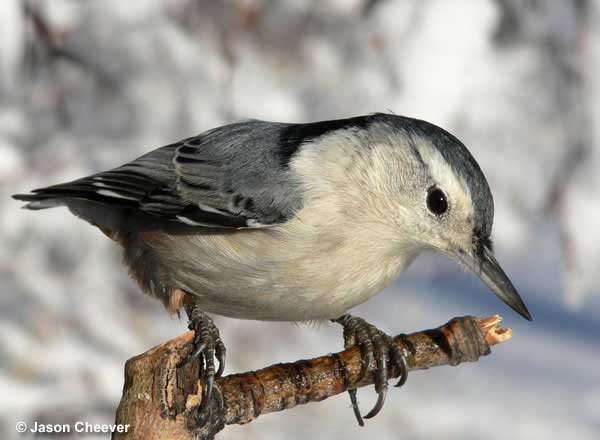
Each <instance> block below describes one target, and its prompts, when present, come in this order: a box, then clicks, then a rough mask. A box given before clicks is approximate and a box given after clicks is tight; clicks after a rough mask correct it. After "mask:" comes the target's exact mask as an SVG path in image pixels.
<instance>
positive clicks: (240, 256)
mask: <svg viewBox="0 0 600 440" xmlns="http://www.w3.org/2000/svg"><path fill="white" fill-rule="evenodd" d="M13 197H14V198H15V199H17V200H20V201H25V202H27V204H26V205H24V206H23V207H24V208H26V209H30V210H41V209H46V208H52V207H56V206H66V207H67V208H68V209H69V210H70V211H71V212H72V213H73V214H75V215H76V216H78V217H80V218H82V219H83V220H85V221H87V222H89V223H90V224H92V225H94V226H96V227H97V228H99V229H100V230H101V231H102V232H103V233H104V234H105V235H106V236H108V237H109V238H110V239H112V240H114V241H115V242H116V243H118V244H119V245H120V246H121V247H122V248H123V261H124V264H125V266H126V267H127V269H128V271H129V273H130V275H131V277H132V278H133V279H134V280H135V281H137V283H138V284H139V286H140V288H141V290H143V291H144V292H145V293H147V294H149V295H151V296H153V297H155V298H157V299H159V300H160V301H162V303H163V304H164V306H165V307H166V309H167V310H168V311H169V312H171V313H180V311H181V310H185V312H186V314H187V316H188V319H189V321H188V327H189V328H190V329H191V330H194V332H195V333H194V341H193V349H192V350H191V351H190V354H189V356H188V360H189V359H196V358H198V359H199V360H200V363H201V373H200V375H201V379H202V381H203V384H204V387H203V394H204V396H203V399H202V407H203V409H204V410H206V411H210V409H206V406H205V402H209V401H210V399H211V398H212V397H213V396H212V393H213V389H214V387H215V386H216V385H214V381H215V379H216V378H218V377H219V376H221V375H222V374H223V370H224V366H225V358H226V348H225V345H224V343H223V341H222V340H221V337H220V335H219V330H218V328H217V327H216V325H215V324H214V322H213V320H212V318H211V315H213V314H216V315H221V316H225V317H229V318H236V319H246V320H263V321H291V322H306V321H310V322H315V321H317V322H318V321H332V322H336V323H339V324H341V325H342V328H343V338H344V345H345V347H346V348H349V347H354V346H358V347H359V348H360V351H361V356H362V361H363V372H362V374H363V375H364V374H365V372H366V369H367V367H368V366H369V365H371V363H372V362H374V363H375V366H376V374H375V376H374V377H375V381H374V382H375V390H376V392H377V395H378V397H377V401H376V403H375V405H374V407H373V408H372V410H371V411H369V413H368V414H366V415H365V416H364V418H371V417H374V416H375V415H376V414H377V413H378V412H379V411H380V410H381V409H382V407H383V405H384V402H385V398H386V395H387V390H388V371H387V366H388V365H390V364H393V365H395V366H396V367H397V368H398V370H399V371H400V380H399V382H398V384H397V385H402V384H403V383H404V382H405V381H406V377H407V372H408V366H407V359H408V356H409V353H407V352H406V351H404V350H403V349H398V348H397V347H395V345H394V344H392V338H391V337H390V336H389V335H387V334H386V333H384V332H383V331H381V330H379V329H378V328H377V327H376V326H374V325H372V324H370V323H368V322H367V321H365V320H364V319H362V318H360V317H357V316H354V315H351V314H349V313H348V312H349V311H350V309H352V308H353V307H355V306H357V305H359V304H361V303H364V302H365V301H367V300H369V299H370V298H372V297H373V296H375V295H376V294H378V293H379V292H381V291H382V290H383V289H384V288H385V287H387V286H388V285H390V284H391V283H392V282H393V281H394V280H395V279H396V278H397V277H398V276H399V275H400V274H401V273H402V272H403V271H404V270H405V269H406V268H407V267H408V266H409V265H410V264H411V263H412V262H413V261H414V260H415V258H416V257H417V256H418V255H420V254H421V253H422V252H424V251H431V250H433V251H437V252H440V253H442V254H444V255H446V256H448V257H450V258H451V259H453V260H455V261H457V262H459V263H460V264H461V265H463V266H465V267H466V268H467V269H468V270H470V271H472V272H473V273H474V274H475V275H477V276H478V277H479V278H480V279H481V280H482V281H483V282H484V283H485V284H486V285H487V286H488V288H489V289H490V290H491V291H492V292H493V293H494V294H496V295H497V296H498V297H499V298H500V299H501V300H502V301H504V302H505V303H506V304H507V305H508V306H509V307H511V308H512V309H513V310H514V311H516V312H517V313H518V314H520V315H521V316H522V317H524V318H525V319H527V320H531V319H532V317H531V314H530V313H529V311H528V309H527V307H526V305H525V304H524V302H523V300H522V299H521V297H520V295H519V293H518V292H517V290H516V289H515V287H514V285H513V283H512V282H511V281H510V279H509V278H508V276H507V275H506V273H505V272H504V271H503V269H502V267H501V266H500V264H499V263H498V261H497V260H496V258H495V256H494V250H493V246H492V239H491V233H492V224H493V219H494V202H493V197H492V193H491V190H490V187H489V185H488V182H487V180H486V178H485V176H484V174H483V172H482V170H481V168H480V167H479V165H478V163H477V162H476V161H475V159H474V158H473V156H472V155H471V154H470V152H469V151H468V149H467V148H466V147H465V146H464V144H463V143H462V142H461V141H460V140H458V139H457V138H456V137H455V136H453V135H452V134H450V133H449V132H448V131H446V130H444V129H443V128H441V127H439V126H437V125H434V124H432V123H429V122H426V121H423V120H420V119H415V118H410V117H406V116H399V115H396V114H393V113H373V114H368V115H364V116H355V117H350V118H345V119H334V120H327V121H318V122H309V123H283V122H269V121H263V120H256V119H250V120H243V121H241V122H236V123H232V124H228V125H224V126H220V127H217V128H214V129H211V130H208V131H206V132H203V133H201V134H199V135H197V136H194V137H189V138H186V139H184V140H182V141H179V142H175V143H172V144H169V145H166V146H163V147H161V148H158V149H155V150H153V151H150V152H149V153H147V154H145V155H143V156H141V157H139V158H137V159H135V160H133V161H131V162H129V163H126V164H124V165H122V166H119V167H117V168H114V169H110V170H108V171H103V172H98V173H96V174H92V175H90V176H87V177H83V178H80V179H77V180H74V181H72V182H68V183H61V184H57V185H52V186H48V187H45V188H40V189H35V190H33V191H31V192H30V193H28V194H16V195H14V196H13ZM217 363H218V369H217ZM348 392H349V394H350V399H351V403H352V408H353V409H354V413H355V416H356V418H357V420H358V423H359V424H360V425H361V426H362V425H363V423H364V421H363V416H362V415H361V413H360V410H359V408H358V404H357V401H356V390H355V389H349V390H348ZM206 405H207V406H209V405H210V404H209V403H207V404H206Z"/></svg>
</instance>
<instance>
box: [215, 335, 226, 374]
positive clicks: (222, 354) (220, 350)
mask: <svg viewBox="0 0 600 440" xmlns="http://www.w3.org/2000/svg"><path fill="white" fill-rule="evenodd" d="M216 353H217V360H218V361H219V369H218V370H217V373H216V375H215V376H216V377H221V376H222V375H223V371H225V359H226V358H227V350H225V345H223V343H217V347H216Z"/></svg>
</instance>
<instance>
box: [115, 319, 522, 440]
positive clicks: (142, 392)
mask: <svg viewBox="0 0 600 440" xmlns="http://www.w3.org/2000/svg"><path fill="white" fill-rule="evenodd" d="M501 319H502V318H501V317H500V316H498V315H495V316H492V317H490V318H485V319H483V318H474V317H470V316H467V317H462V318H454V319H452V320H451V321H449V322H448V323H446V324H445V325H443V326H441V327H438V328H436V329H433V330H425V331H421V332H417V333H413V334H410V335H400V336H397V337H395V338H394V343H395V344H397V345H398V346H400V347H403V348H405V349H406V350H408V352H409V353H410V357H409V362H408V364H409V368H410V370H422V369H427V368H431V367H436V366H441V365H458V364H460V363H462V362H475V361H477V360H478V359H479V358H480V357H481V356H485V355H488V354H489V353H490V346H492V345H496V344H499V343H501V342H504V341H506V340H508V339H510V338H511V336H512V333H511V330H510V329H503V328H500V327H499V323H500V321H501ZM192 340H193V333H192V332H187V333H185V334H183V335H181V336H179V337H177V338H175V339H172V340H170V341H168V342H165V343H164V344H162V345H159V346H158V347H155V348H152V349H150V350H149V351H147V352H146V353H144V354H141V355H139V356H136V357H134V358H131V359H129V360H128V361H127V363H126V365H125V385H124V387H123V396H122V399H121V403H120V404H119V408H118V409H117V417H116V422H117V423H119V424H123V425H129V429H128V432H127V433H115V434H114V438H119V439H134V438H135V439H137V438H143V439H159V438H160V439H164V438H169V439H177V440H184V439H211V438H213V437H214V436H215V434H216V433H217V432H219V431H220V430H221V429H223V428H224V426H225V425H231V424H243V423H248V422H251V421H252V420H254V419H256V418H257V417H259V416H261V415H263V414H268V413H271V412H275V411H283V410H285V409H289V408H292V407H294V406H296V405H301V404H305V403H309V402H319V401H321V400H324V399H326V398H328V397H331V396H335V395H336V394H340V393H342V392H344V391H346V390H348V389H349V388H359V387H363V386H366V385H369V384H372V383H373V371H374V370H375V364H374V362H373V363H372V364H371V365H369V366H368V372H367V374H366V376H365V377H364V378H363V379H362V380H359V376H360V371H361V368H362V364H361V356H360V350H359V349H358V348H351V349H348V350H344V351H342V352H339V353H334V354H330V355H326V356H321V357H318V358H315V359H310V360H301V361H297V362H293V363H288V364H277V365H272V366H270V367H267V368H264V369H262V370H259V371H253V372H247V373H241V374H232V375H229V376H225V377H222V378H220V379H219V380H218V381H217V382H216V384H217V387H218V390H216V391H215V392H213V399H212V402H211V403H210V405H211V411H210V414H211V415H210V418H209V419H208V420H207V419H205V418H203V417H201V416H200V415H199V413H198V407H199V405H200V403H201V399H202V397H201V396H202V386H201V384H200V382H199V380H198V377H199V368H200V367H199V364H198V362H197V361H194V362H190V363H188V364H186V365H185V366H182V367H179V368H178V367H177V366H178V365H180V364H181V362H182V361H183V360H184V359H185V358H186V356H187V354H188V353H189V352H190V349H191V343H192ZM389 373H390V377H397V376H398V375H399V371H397V370H396V368H395V367H393V366H391V367H390V371H389ZM221 403H222V404H221Z"/></svg>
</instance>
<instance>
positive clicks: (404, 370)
mask: <svg viewBox="0 0 600 440" xmlns="http://www.w3.org/2000/svg"><path fill="white" fill-rule="evenodd" d="M398 362H399V367H400V379H399V380H398V382H397V383H396V385H394V387H396V388H400V387H401V386H402V385H404V384H405V383H406V379H408V362H407V360H406V356H404V354H402V355H401V356H399V358H398Z"/></svg>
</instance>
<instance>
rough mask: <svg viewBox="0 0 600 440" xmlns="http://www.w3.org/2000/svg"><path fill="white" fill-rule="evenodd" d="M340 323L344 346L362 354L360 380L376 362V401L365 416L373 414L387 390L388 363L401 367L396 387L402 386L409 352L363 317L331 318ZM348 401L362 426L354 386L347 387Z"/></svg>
mask: <svg viewBox="0 0 600 440" xmlns="http://www.w3.org/2000/svg"><path fill="white" fill-rule="evenodd" d="M333 321H334V322H337V323H338V324H341V325H342V327H343V328H344V347H345V348H351V347H356V346H358V347H360V351H361V355H362V371H361V377H360V379H362V378H364V376H365V374H366V373H367V371H368V369H369V365H370V364H371V363H372V362H373V361H375V363H376V370H375V391H376V392H377V394H378V396H377V403H375V406H374V407H373V409H372V410H371V411H369V413H368V414H367V415H365V416H364V418H365V419H370V418H372V417H375V416H376V415H377V414H378V413H379V411H380V410H381V408H383V404H384V403H385V397H386V395H387V389H388V365H389V363H390V362H393V363H394V364H395V365H396V366H397V368H398V369H399V370H400V379H399V380H398V383H396V385H395V386H396V387H400V386H402V385H404V383H405V382H406V379H407V376H408V363H407V359H408V353H406V352H405V350H404V349H402V348H400V347H398V346H397V345H396V344H394V343H393V339H392V337H391V336H389V335H387V334H385V333H384V332H382V331H381V330H379V329H378V328H377V327H375V326H374V325H371V324H369V323H368V322H366V321H365V320H364V319H362V318H358V317H356V316H351V315H342V316H340V317H339V318H337V319H334V320H333ZM348 394H349V395H350V401H351V402H352V409H353V410H354V415H355V416H356V420H357V421H358V424H359V425H360V426H363V425H364V422H363V417H362V416H361V414H360V409H359V408H358V403H357V400H356V389H349V390H348Z"/></svg>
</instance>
